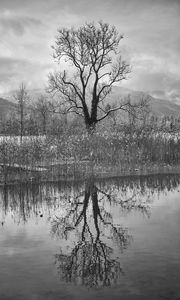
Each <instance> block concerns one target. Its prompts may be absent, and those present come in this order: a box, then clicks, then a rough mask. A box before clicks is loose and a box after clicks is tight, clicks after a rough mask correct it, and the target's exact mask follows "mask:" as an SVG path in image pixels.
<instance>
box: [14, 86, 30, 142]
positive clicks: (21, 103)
mask: <svg viewBox="0 0 180 300" xmlns="http://www.w3.org/2000/svg"><path fill="white" fill-rule="evenodd" d="M14 98H15V100H16V101H17V103H18V114H19V116H20V141H21V143H22V138H23V135H24V116H25V103H26V101H27V99H28V93H27V89H26V86H25V84H24V83H21V84H20V86H19V89H18V91H17V92H16V93H15V95H14Z"/></svg>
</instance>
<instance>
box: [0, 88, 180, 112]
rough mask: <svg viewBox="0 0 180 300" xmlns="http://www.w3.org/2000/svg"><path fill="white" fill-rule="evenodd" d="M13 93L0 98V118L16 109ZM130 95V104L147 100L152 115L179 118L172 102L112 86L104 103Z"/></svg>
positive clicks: (179, 107) (34, 96)
mask: <svg viewBox="0 0 180 300" xmlns="http://www.w3.org/2000/svg"><path fill="white" fill-rule="evenodd" d="M12 94H13V92H11V93H9V94H7V95H5V96H6V99H9V100H6V99H4V98H0V116H1V115H4V114H6V113H7V112H10V111H12V110H14V109H15V108H16V107H17V104H15V103H14V102H12V101H11V100H13V97H12ZM28 94H29V96H30V99H31V100H33V99H37V98H38V97H39V96H40V95H41V94H45V91H44V90H43V89H34V90H28ZM128 95H130V97H131V101H132V102H138V101H139V100H140V99H142V98H146V97H148V98H149V104H150V108H151V111H152V114H153V115H156V116H162V115H166V116H167V115H173V116H175V117H178V116H180V105H178V104H176V103H174V101H170V100H167V99H159V98H156V97H153V96H152V93H145V92H140V91H134V90H131V89H127V88H123V87H119V86H113V88H112V93H111V94H110V95H108V96H107V98H106V103H109V104H111V103H117V104H118V103H120V102H121V100H123V99H124V98H125V97H127V96H128ZM158 95H159V96H160V95H161V96H163V93H159V94H158Z"/></svg>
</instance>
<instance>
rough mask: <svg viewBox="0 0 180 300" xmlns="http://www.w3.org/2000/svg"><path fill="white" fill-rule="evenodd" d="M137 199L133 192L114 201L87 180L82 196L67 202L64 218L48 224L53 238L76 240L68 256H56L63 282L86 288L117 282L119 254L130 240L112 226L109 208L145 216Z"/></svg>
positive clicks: (118, 227)
mask: <svg viewBox="0 0 180 300" xmlns="http://www.w3.org/2000/svg"><path fill="white" fill-rule="evenodd" d="M138 196H139V193H135V192H133V195H132V196H131V197H130V198H126V199H117V198H116V197H114V195H113V193H112V191H109V193H107V192H105V191H103V190H102V189H101V188H99V187H97V186H96V185H95V184H94V182H93V181H92V180H89V181H88V182H87V183H86V184H85V190H84V191H83V192H82V191H81V192H80V193H79V194H78V195H77V196H75V197H74V198H72V197H70V198H69V201H68V205H67V211H66V212H65V213H64V215H63V216H60V217H58V216H56V217H55V218H54V219H53V220H52V233H53V234H54V235H56V236H59V237H61V238H65V239H66V240H70V241H71V240H72V239H74V240H76V242H75V244H74V246H73V247H71V246H70V247H71V251H70V252H69V254H64V253H65V252H67V251H68V249H65V251H64V252H63V250H62V249H61V251H60V254H57V255H56V264H57V266H58V269H59V272H60V275H61V276H62V277H63V278H64V279H66V280H67V281H73V282H75V283H78V284H83V285H86V286H89V287H99V286H109V285H113V284H115V283H116V282H117V281H118V279H119V277H120V274H121V273H122V268H121V265H120V257H119V252H123V250H125V249H126V248H127V247H128V245H129V243H130V241H131V239H132V237H131V236H130V235H129V233H128V229H127V228H124V227H123V226H122V225H121V224H120V223H119V222H118V224H114V221H113V216H112V213H111V204H112V202H113V203H114V202H115V203H116V204H117V203H118V205H120V206H121V208H122V210H126V211H131V210H133V209H138V210H139V211H141V212H142V213H144V212H145V213H146V214H147V211H148V207H149V206H148V201H144V202H143V203H141V202H140V201H139V197H138ZM73 233H76V234H73ZM77 236H78V238H76V237H77ZM115 245H116V247H115ZM115 248H117V249H115ZM119 250H120V251H119ZM115 253H117V255H115Z"/></svg>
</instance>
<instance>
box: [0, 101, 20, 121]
mask: <svg viewBox="0 0 180 300" xmlns="http://www.w3.org/2000/svg"><path fill="white" fill-rule="evenodd" d="M16 107H17V105H16V104H15V103H13V102H11V101H9V100H6V99H4V98H0V117H1V118H2V117H3V116H5V115H6V114H8V113H9V112H11V111H14V110H15V109H16Z"/></svg>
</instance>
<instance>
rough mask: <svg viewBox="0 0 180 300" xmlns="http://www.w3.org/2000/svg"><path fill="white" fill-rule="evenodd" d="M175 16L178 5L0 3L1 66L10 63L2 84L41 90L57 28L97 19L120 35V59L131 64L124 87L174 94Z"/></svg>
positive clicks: (177, 70)
mask: <svg viewBox="0 0 180 300" xmlns="http://www.w3.org/2000/svg"><path fill="white" fill-rule="evenodd" d="M179 16H180V1H179V0H171V1H169V0H156V1H154V0H128V1H127V0H111V1H109V0H91V1H89V0H77V1H74V0H47V1H44V0H31V1H24V0H13V1H12V0H1V1H0V33H1V38H0V59H1V60H0V62H2V60H3V59H5V57H6V58H7V59H11V67H10V68H9V70H8V72H7V70H6V69H7V68H5V69H4V67H3V68H1V70H0V74H1V75H0V76H1V78H2V80H3V78H4V80H3V82H4V83H3V84H4V87H5V85H6V83H5V78H6V79H7V86H8V87H10V83H11V84H12V85H14V82H17V81H18V80H20V76H22V79H21V80H24V79H26V80H27V81H28V82H31V84H32V85H33V84H34V85H39V84H40V82H41V84H42V82H43V80H44V83H45V84H46V82H47V80H46V74H47V72H48V70H49V66H50V68H52V63H53V59H52V57H51V54H52V50H51V48H50V46H51V45H52V44H53V43H54V40H55V35H56V33H57V28H58V27H61V26H65V27H67V26H68V27H70V26H75V27H76V26H79V25H81V24H84V23H85V22H86V21H92V20H95V21H98V20H100V19H101V20H104V21H106V22H108V23H110V24H114V25H115V26H116V27H117V29H118V30H119V31H120V32H121V33H124V35H125V38H124V40H123V41H122V45H121V46H122V48H121V49H122V55H123V56H124V55H125V57H128V59H129V60H130V61H131V64H132V66H133V72H132V74H131V79H130V80H128V81H126V82H124V83H123V84H124V85H126V86H127V87H129V88H133V89H140V90H146V89H147V90H159V89H163V90H165V91H166V92H169V91H171V90H172V91H179V88H178V87H177V85H179V79H180V62H179V51H180V33H179V28H180V18H179ZM13 60H14V62H15V61H16V60H17V63H18V68H19V70H18V68H17V67H15V63H12V62H13ZM7 61H8V60H5V62H6V64H7ZM9 61H10V60H9ZM3 70H4V73H3ZM43 72H44V73H43ZM3 74H4V77H3ZM16 76H17V78H16ZM1 85H2V84H1ZM178 93H179V92H178Z"/></svg>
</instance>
